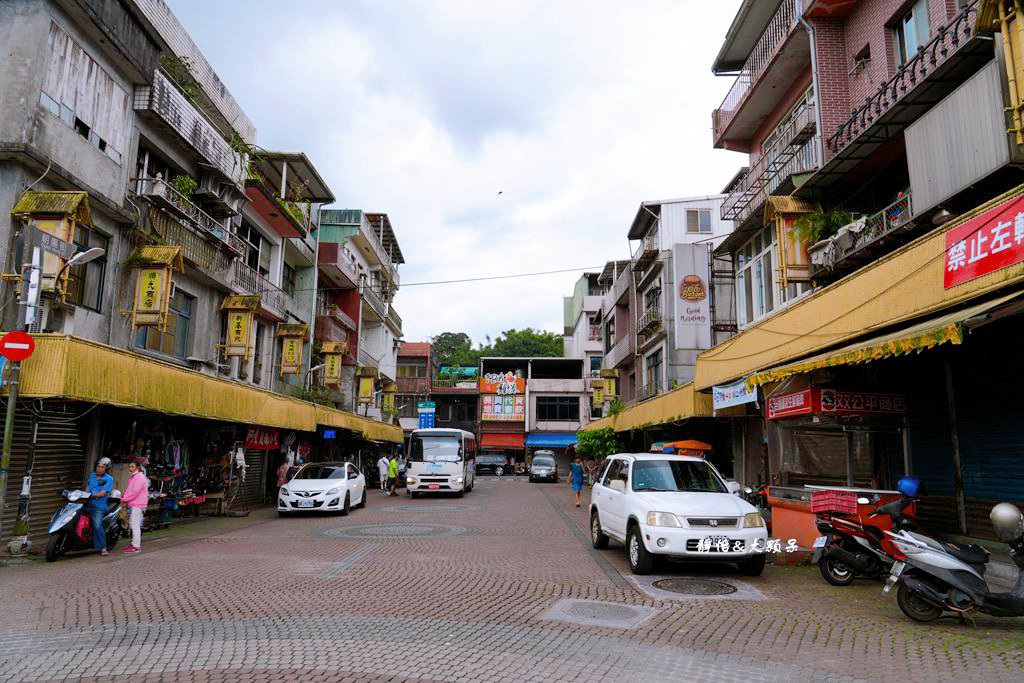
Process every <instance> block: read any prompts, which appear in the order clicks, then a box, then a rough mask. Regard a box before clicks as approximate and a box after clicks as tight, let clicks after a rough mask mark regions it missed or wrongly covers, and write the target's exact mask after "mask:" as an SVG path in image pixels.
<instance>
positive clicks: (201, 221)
mask: <svg viewBox="0 0 1024 683" xmlns="http://www.w3.org/2000/svg"><path fill="white" fill-rule="evenodd" d="M131 183H132V185H131V187H133V188H134V190H135V192H136V193H137V194H138V195H139V196H140V197H145V198H147V199H150V200H153V199H155V200H158V201H160V202H161V203H162V204H163V205H164V206H166V207H168V208H170V209H172V210H173V211H174V212H175V213H177V214H178V215H179V216H181V217H182V218H185V219H186V220H187V221H188V222H189V223H191V224H192V225H193V226H194V227H195V228H196V229H197V230H198V231H199V232H200V233H202V234H204V235H206V236H208V237H211V238H214V239H217V240H220V241H221V242H223V243H224V245H225V246H227V247H228V248H229V249H231V250H232V251H234V252H235V253H236V254H243V253H245V243H244V242H243V241H242V238H241V237H239V236H238V235H236V234H234V233H233V232H231V231H230V230H228V229H227V228H225V227H224V226H223V225H222V224H221V223H220V221H218V220H217V219H216V218H214V217H213V216H211V215H210V214H208V213H206V212H205V211H203V210H202V209H200V208H199V207H198V206H196V205H195V204H194V203H193V202H192V200H190V199H189V198H188V197H186V196H185V195H183V194H181V193H180V192H178V191H177V190H176V189H174V186H172V185H171V184H170V183H168V182H167V181H166V180H164V179H163V178H159V177H158V178H133V179H132V180H131Z"/></svg>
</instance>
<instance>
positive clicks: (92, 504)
mask: <svg viewBox="0 0 1024 683" xmlns="http://www.w3.org/2000/svg"><path fill="white" fill-rule="evenodd" d="M109 469H110V458H100V459H99V461H97V463H96V471H95V472H90V473H89V478H88V479H87V480H86V482H85V490H86V491H88V492H89V495H90V498H89V502H88V504H87V505H86V506H85V509H86V512H88V513H89V519H90V520H92V547H93V548H95V549H96V550H99V551H100V555H104V556H106V555H109V554H110V553H108V552H107V532H106V530H105V529H104V528H103V518H104V517H105V516H106V514H107V497H108V496H109V495H110V492H111V491H113V490H114V478H113V477H112V476H110V475H109V474H107V470H109Z"/></svg>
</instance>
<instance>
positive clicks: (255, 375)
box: [252, 322, 267, 384]
mask: <svg viewBox="0 0 1024 683" xmlns="http://www.w3.org/2000/svg"><path fill="white" fill-rule="evenodd" d="M266 329H267V328H266V326H265V325H261V324H260V323H259V322H257V323H256V344H255V346H254V347H253V352H252V383H253V384H262V382H263V333H264V331H265V330H266Z"/></svg>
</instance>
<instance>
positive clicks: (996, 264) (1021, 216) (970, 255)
mask: <svg viewBox="0 0 1024 683" xmlns="http://www.w3.org/2000/svg"><path fill="white" fill-rule="evenodd" d="M1021 261H1024V196H1022V197H1016V198H1014V199H1010V200H1007V201H1005V202H1003V203H1002V204H999V205H997V206H994V207H992V208H991V209H989V210H988V211H986V212H984V213H982V214H979V215H977V216H975V217H974V218H972V219H971V220H969V221H966V222H964V223H961V224H960V225H957V226H955V227H952V228H950V229H949V230H948V231H947V232H946V258H945V266H946V267H945V268H943V273H944V281H943V284H944V286H945V288H946V289H949V288H950V287H955V286H957V285H960V284H963V283H964V282H967V281H969V280H973V279H974V278H977V277H981V276H982V275H986V274H988V273H992V272H995V271H997V270H1000V269H1002V268H1006V267H1007V266H1012V265H1013V264H1015V263H1020V262H1021Z"/></svg>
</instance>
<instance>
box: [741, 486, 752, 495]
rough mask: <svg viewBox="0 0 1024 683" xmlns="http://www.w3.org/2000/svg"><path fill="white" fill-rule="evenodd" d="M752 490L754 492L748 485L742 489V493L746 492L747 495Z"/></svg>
mask: <svg viewBox="0 0 1024 683" xmlns="http://www.w3.org/2000/svg"><path fill="white" fill-rule="evenodd" d="M753 492H754V489H752V488H750V487H749V486H748V487H746V488H745V489H743V493H746V494H748V495H749V494H751V493H753Z"/></svg>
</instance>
